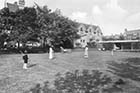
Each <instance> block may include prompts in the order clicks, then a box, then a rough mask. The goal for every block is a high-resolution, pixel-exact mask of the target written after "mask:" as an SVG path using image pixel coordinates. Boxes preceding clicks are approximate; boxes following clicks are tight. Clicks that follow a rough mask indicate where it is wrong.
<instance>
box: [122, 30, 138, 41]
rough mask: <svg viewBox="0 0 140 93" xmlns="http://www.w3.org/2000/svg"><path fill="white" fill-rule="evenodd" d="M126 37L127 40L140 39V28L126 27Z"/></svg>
mask: <svg viewBox="0 0 140 93" xmlns="http://www.w3.org/2000/svg"><path fill="white" fill-rule="evenodd" d="M124 37H125V39H126V40H137V39H140V29H136V30H127V29H125V32H124Z"/></svg>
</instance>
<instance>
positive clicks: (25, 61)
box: [22, 50, 28, 69]
mask: <svg viewBox="0 0 140 93" xmlns="http://www.w3.org/2000/svg"><path fill="white" fill-rule="evenodd" d="M22 58H23V60H24V64H23V69H28V68H27V64H28V54H27V51H26V50H25V51H24V54H23V57H22Z"/></svg>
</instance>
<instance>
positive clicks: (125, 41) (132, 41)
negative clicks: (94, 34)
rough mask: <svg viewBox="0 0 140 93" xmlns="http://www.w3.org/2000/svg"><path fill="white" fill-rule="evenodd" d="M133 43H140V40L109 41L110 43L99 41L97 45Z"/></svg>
mask: <svg viewBox="0 0 140 93" xmlns="http://www.w3.org/2000/svg"><path fill="white" fill-rule="evenodd" d="M134 42H140V40H115V41H113V40H111V41H99V43H102V44H103V43H134Z"/></svg>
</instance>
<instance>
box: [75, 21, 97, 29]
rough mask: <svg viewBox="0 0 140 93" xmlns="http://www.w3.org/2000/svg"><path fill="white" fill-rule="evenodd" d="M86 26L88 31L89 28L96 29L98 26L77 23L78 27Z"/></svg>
mask: <svg viewBox="0 0 140 93" xmlns="http://www.w3.org/2000/svg"><path fill="white" fill-rule="evenodd" d="M81 25H84V26H85V28H86V29H88V28H89V27H92V28H93V29H96V28H97V27H98V26H95V25H91V24H84V23H79V22H77V27H79V26H81Z"/></svg>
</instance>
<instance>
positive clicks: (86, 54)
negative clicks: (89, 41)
mask: <svg viewBox="0 0 140 93" xmlns="http://www.w3.org/2000/svg"><path fill="white" fill-rule="evenodd" d="M84 57H85V58H88V46H87V45H86V46H85V53H84Z"/></svg>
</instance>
